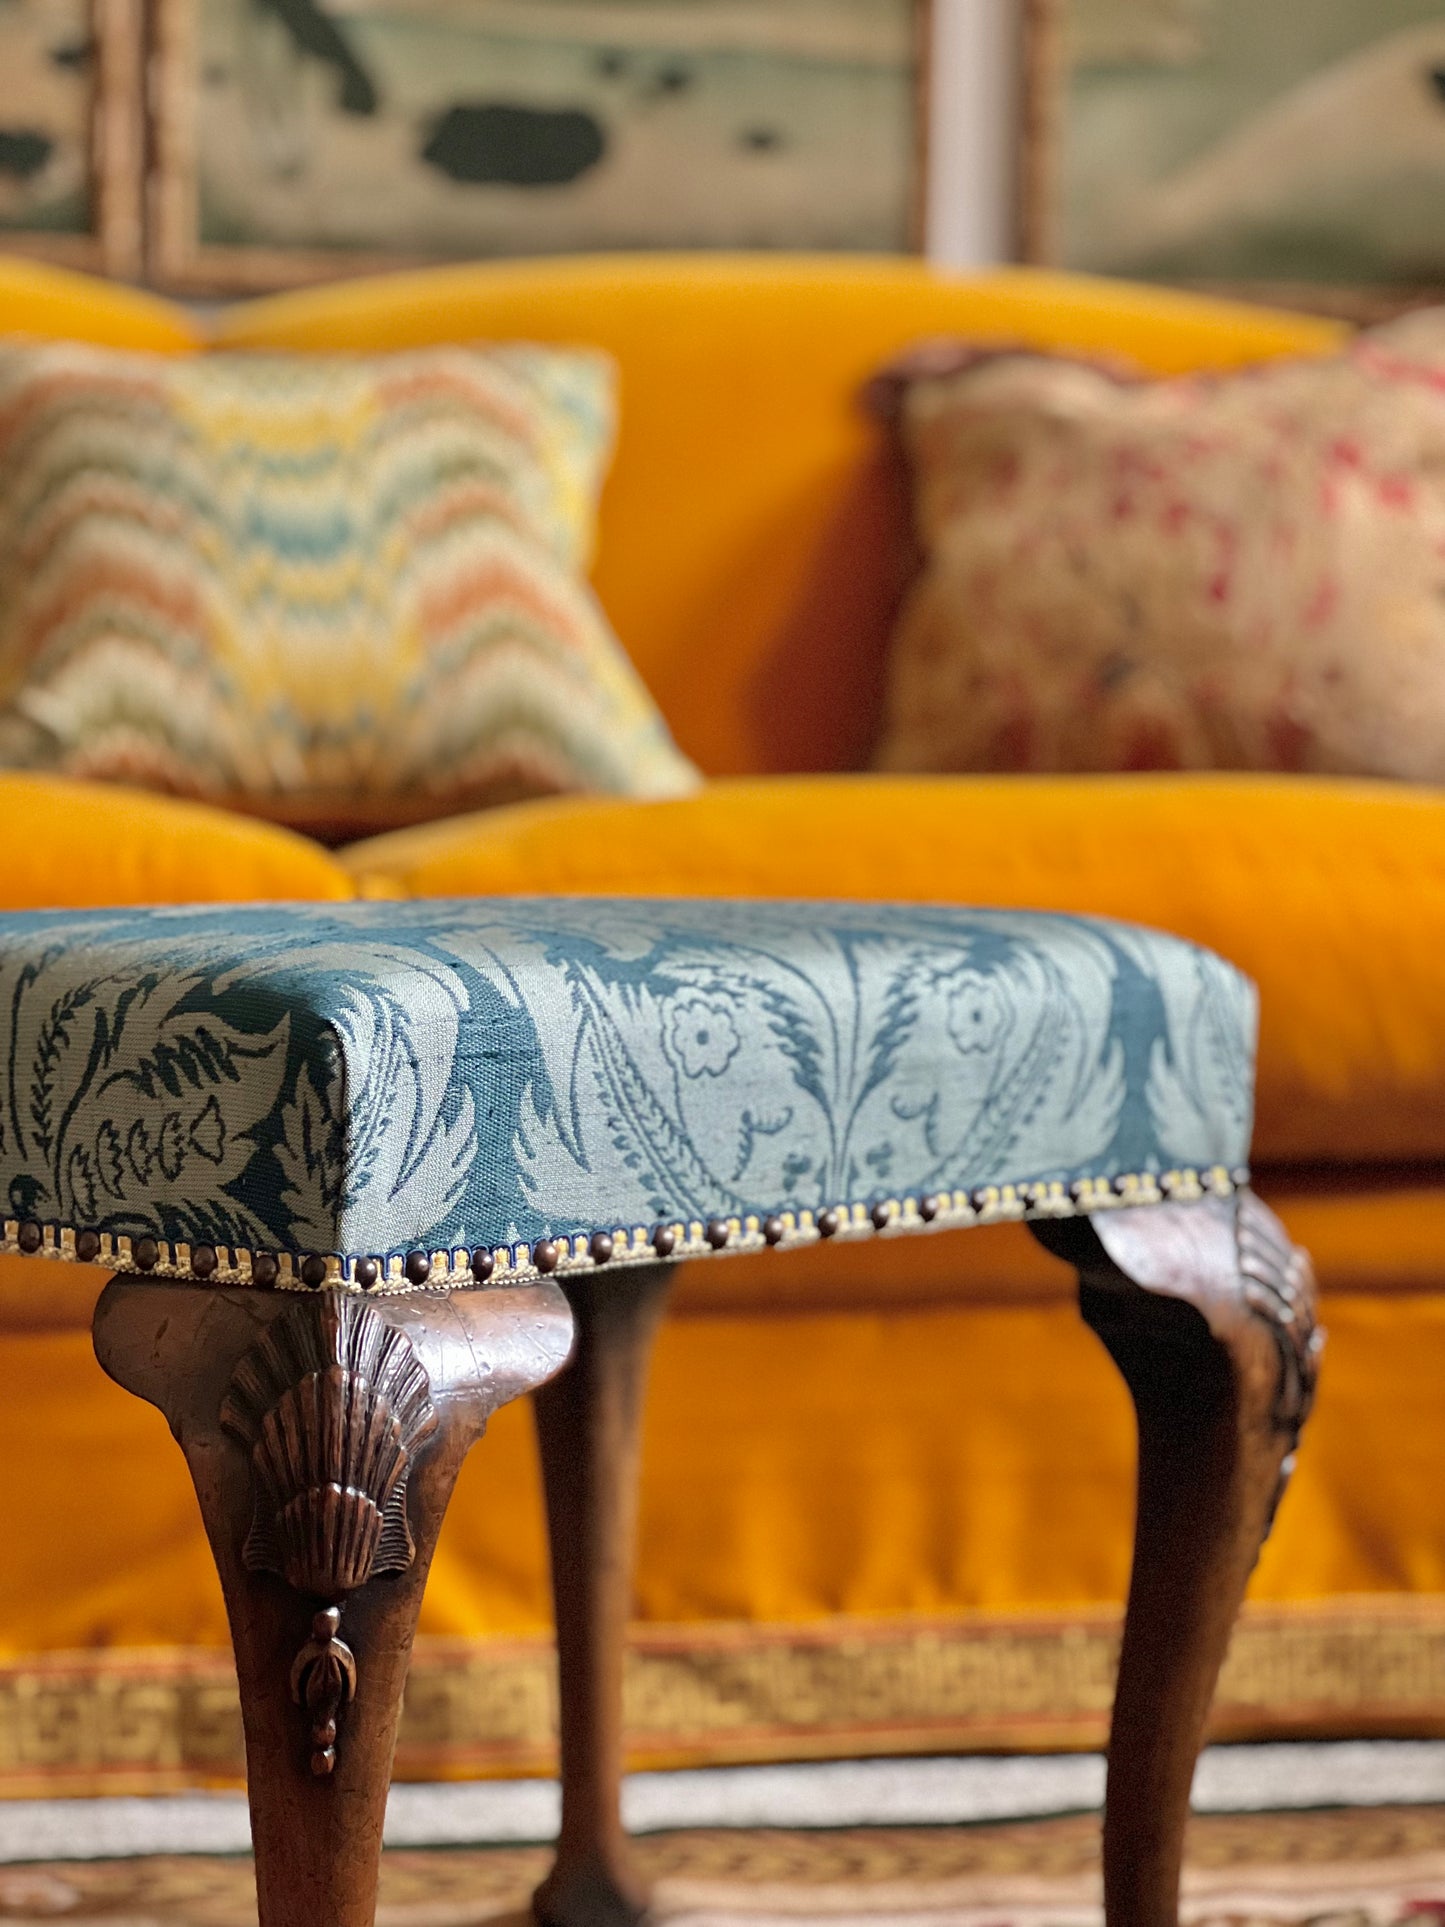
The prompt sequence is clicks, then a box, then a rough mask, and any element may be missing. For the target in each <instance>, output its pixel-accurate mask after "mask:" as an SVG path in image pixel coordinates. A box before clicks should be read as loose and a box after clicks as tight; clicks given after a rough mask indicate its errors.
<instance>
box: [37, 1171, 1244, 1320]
mask: <svg viewBox="0 0 1445 1927" xmlns="http://www.w3.org/2000/svg"><path fill="white" fill-rule="evenodd" d="M1248 1178H1249V1174H1248V1172H1246V1171H1244V1170H1239V1171H1229V1170H1226V1169H1225V1168H1224V1167H1223V1166H1215V1167H1214V1168H1213V1169H1211V1170H1208V1171H1194V1170H1178V1171H1166V1172H1163V1173H1162V1174H1161V1175H1160V1176H1158V1177H1154V1176H1152V1175H1150V1174H1148V1173H1145V1174H1143V1175H1132V1174H1131V1175H1126V1176H1123V1177H1117V1178H1080V1179H1078V1180H1077V1181H1076V1182H1075V1183H1074V1184H1072V1185H1071V1186H1069V1187H1067V1188H1066V1187H1065V1186H1064V1185H1063V1184H1062V1183H1060V1182H1058V1181H1057V1180H1051V1181H1047V1182H1041V1183H1036V1184H1018V1185H1015V1184H1004V1185H982V1186H979V1187H977V1188H976V1189H975V1190H973V1191H944V1192H939V1193H933V1192H925V1193H924V1194H923V1195H922V1196H920V1197H917V1198H914V1197H911V1196H906V1197H900V1198H878V1199H875V1200H874V1201H873V1202H872V1203H871V1204H868V1205H863V1204H856V1203H855V1204H847V1205H827V1206H825V1207H823V1208H822V1209H821V1210H819V1211H818V1212H816V1213H814V1212H812V1211H808V1210H801V1211H780V1212H771V1213H769V1214H768V1216H766V1217H763V1218H758V1217H755V1216H752V1215H751V1214H750V1215H748V1216H746V1217H743V1218H709V1219H708V1220H706V1222H704V1221H701V1220H697V1219H693V1220H688V1221H674V1222H672V1223H669V1224H656V1225H652V1226H634V1227H633V1228H632V1229H631V1230H630V1231H629V1230H627V1229H626V1228H620V1229H612V1228H604V1229H598V1230H595V1231H593V1232H591V1233H590V1234H588V1233H580V1234H577V1235H575V1236H571V1237H553V1238H539V1239H537V1240H536V1242H535V1243H533V1244H530V1245H528V1244H524V1243H519V1244H515V1245H498V1246H495V1247H492V1248H488V1247H487V1246H485V1245H479V1246H477V1247H476V1248H475V1249H474V1250H467V1249H463V1248H458V1249H455V1250H443V1251H433V1252H427V1251H423V1250H413V1251H409V1252H406V1253H404V1254H402V1255H400V1256H398V1255H394V1254H393V1255H390V1256H383V1257H377V1256H374V1255H371V1254H366V1255H362V1256H358V1257H335V1256H332V1257H327V1256H326V1255H324V1254H322V1253H319V1252H308V1253H304V1254H294V1255H293V1254H292V1253H289V1252H280V1253H276V1252H271V1251H247V1250H244V1249H240V1248H232V1247H228V1246H216V1245H207V1244H198V1245H194V1246H191V1245H187V1244H184V1243H176V1244H174V1245H172V1244H170V1243H168V1242H166V1241H165V1240H163V1239H159V1238H155V1237H152V1236H149V1235H145V1236H142V1237H139V1238H136V1239H134V1240H132V1239H131V1238H129V1237H128V1236H126V1235H124V1234H123V1233H112V1232H97V1231H94V1230H90V1229H83V1230H79V1231H77V1230H74V1229H72V1228H71V1227H69V1226H65V1225H61V1226H54V1225H48V1224H41V1223H40V1222H38V1221H37V1220H35V1219H33V1218H25V1219H19V1220H17V1219H14V1218H8V1219H4V1220H0V1251H8V1252H21V1253H24V1254H25V1255H27V1256H43V1257H46V1258H60V1259H65V1260H69V1261H71V1262H79V1263H81V1264H99V1265H102V1266H104V1267H106V1268H107V1269H109V1270H112V1271H119V1272H136V1271H138V1272H142V1273H146V1274H153V1275H159V1276H161V1277H165V1278H182V1279H193V1280H199V1281H200V1282H202V1283H211V1282H213V1283H215V1284H221V1285H252V1286H256V1287H259V1288H260V1289H261V1290H271V1289H278V1290H283V1291H298V1290H316V1289H320V1288H323V1287H326V1286H331V1287H333V1288H337V1287H339V1288H342V1289H347V1290H354V1291H372V1290H380V1291H391V1292H405V1291H409V1290H421V1289H423V1288H426V1289H430V1290H433V1291H453V1290H457V1289H458V1288H462V1287H465V1286H467V1285H472V1284H475V1285H485V1284H489V1283H493V1282H495V1283H496V1284H498V1285H510V1284H519V1283H525V1282H528V1281H530V1280H532V1279H535V1278H537V1277H538V1276H541V1277H547V1276H550V1275H551V1274H552V1273H554V1272H557V1271H571V1270H575V1269H578V1268H596V1267H599V1266H602V1265H611V1264H640V1263H655V1262H656V1261H657V1260H658V1259H670V1258H678V1259H683V1258H687V1259H691V1258H701V1257H709V1256H711V1255H713V1254H714V1253H720V1252H723V1251H750V1250H757V1249H758V1248H759V1247H768V1246H771V1247H774V1248H777V1247H780V1246H782V1247H786V1246H789V1245H797V1244H807V1243H812V1242H813V1241H814V1240H815V1239H818V1238H835V1237H837V1238H843V1237H856V1236H881V1237H892V1236H897V1235H899V1234H902V1233H907V1232H918V1231H920V1230H923V1229H925V1228H927V1227H928V1226H930V1225H936V1226H937V1228H938V1229H939V1230H948V1229H952V1228H954V1227H957V1226H963V1225H979V1224H996V1223H1001V1222H1005V1221H1010V1220H1022V1219H1027V1218H1073V1217H1080V1216H1083V1215H1084V1214H1086V1213H1090V1212H1098V1211H1108V1210H1125V1209H1129V1208H1131V1207H1134V1206H1138V1205H1147V1204H1160V1203H1163V1202H1165V1201H1166V1200H1172V1201H1174V1202H1177V1203H1192V1202H1196V1201H1197V1200H1199V1199H1201V1198H1205V1197H1230V1196H1232V1195H1233V1193H1234V1191H1235V1190H1236V1189H1237V1188H1238V1187H1239V1186H1240V1185H1243V1184H1246V1183H1248Z"/></svg>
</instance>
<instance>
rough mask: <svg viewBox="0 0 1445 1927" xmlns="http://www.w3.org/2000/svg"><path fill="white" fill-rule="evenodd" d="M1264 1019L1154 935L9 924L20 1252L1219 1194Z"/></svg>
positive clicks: (405, 1248) (756, 927) (199, 916)
mask: <svg viewBox="0 0 1445 1927" xmlns="http://www.w3.org/2000/svg"><path fill="white" fill-rule="evenodd" d="M1254 1029H1255V1001H1254V994H1253V990H1252V988H1251V986H1250V985H1249V984H1248V983H1247V982H1246V980H1245V979H1244V978H1243V977H1241V976H1240V975H1239V973H1238V972H1237V971H1235V970H1234V969H1233V968H1232V967H1231V966H1229V965H1228V964H1226V963H1223V962H1222V961H1221V960H1220V959H1218V958H1216V957H1213V956H1211V955H1209V953H1208V952H1206V951H1202V950H1200V949H1197V948H1196V947H1195V946H1193V945H1190V944H1187V943H1182V942H1180V941H1179V940H1177V939H1175V938H1171V937H1165V936H1160V935H1158V934H1155V933H1150V932H1145V931H1141V930H1137V929H1133V928H1130V927H1127V926H1123V925H1110V924H1106V923H1102V922H1099V921H1094V920H1089V919H1079V918H1061V917H1047V916H1018V915H1010V914H994V913H988V912H979V911H965V910H951V909H946V908H931V907H918V908H913V909H905V908H903V907H901V906H898V905H889V906H887V907H886V908H884V909H880V908H879V907H877V906H872V905H867V904H845V903H830V904H828V905H826V906H818V905H815V904H804V905H801V906H800V905H796V904H786V903H749V902H736V901H710V902H706V903H698V902H691V903H689V902H686V901H682V900H678V901H674V902H638V901H636V900H627V899H622V900H616V901H609V900H606V899H588V900H585V901H582V900H577V899H569V898H534V899H525V900H519V901H511V902H505V903H498V902H482V903H477V902H467V901H450V900H444V901H438V902H432V903H414V904H396V903H371V904H343V905H336V906H321V905H309V906H300V905H298V906H275V907H252V908H247V907H244V906H230V907H228V908H226V909H224V910H214V911H207V910H174V911H167V910H151V911H147V912H145V913H144V914H143V915H136V914H133V913H132V914H127V913H124V912H90V913H85V912H71V913H67V914H62V915H51V914H35V913H29V914H25V913H22V914H18V915H8V916H5V917H0V1059H3V1061H5V1062H6V1063H8V1064H9V1065H10V1066H11V1070H10V1075H9V1078H8V1079H7V1088H6V1093H5V1097H4V1100H3V1102H4V1113H3V1124H4V1131H3V1137H0V1185H3V1193H0V1196H3V1198H4V1199H5V1200H6V1202H7V1204H8V1210H7V1213H6V1216H5V1219H4V1226H3V1246H4V1249H6V1250H7V1251H17V1250H18V1251H21V1252H29V1253H39V1252H41V1251H50V1252H53V1253H55V1254H56V1255H60V1256H69V1257H74V1258H80V1259H82V1260H84V1261H86V1262H95V1263H99V1264H101V1265H104V1266H106V1267H107V1268H111V1269H117V1270H123V1271H124V1270H140V1271H146V1272H156V1273H157V1274H159V1275H162V1276H182V1277H187V1278H193V1279H195V1280H197V1281H198V1282H202V1283H205V1282H215V1283H236V1282H241V1283H246V1282H251V1283H259V1284H279V1285H281V1286H288V1285H321V1284H324V1283H327V1282H330V1283H333V1284H346V1285H351V1286H354V1287H358V1288H361V1289H371V1288H395V1289H400V1290H406V1289H409V1288H415V1287H420V1286H423V1285H428V1284H429V1285H431V1286H433V1287H435V1286H437V1285H441V1284H466V1283H469V1282H471V1281H472V1280H473V1279H475V1280H476V1281H477V1282H479V1283H484V1282H486V1281H488V1280H489V1279H492V1278H493V1277H495V1278H496V1279H498V1280H505V1279H508V1278H511V1277H528V1276H533V1275H535V1274H536V1273H537V1272H550V1271H554V1270H570V1269H573V1268H587V1267H603V1266H606V1265H613V1264H618V1263H622V1262H624V1261H633V1260H635V1261H651V1260H653V1259H654V1257H678V1258H681V1257H686V1256H705V1255H708V1254H709V1253H711V1252H714V1251H717V1250H722V1249H733V1250H738V1249H747V1248H749V1247H751V1248H754V1249H757V1248H761V1247H762V1246H763V1245H764V1244H765V1243H767V1244H789V1243H796V1244H811V1243H813V1242H815V1241H816V1240H817V1239H818V1238H820V1237H824V1238H826V1237H830V1236H840V1235H842V1236H851V1235H857V1236H861V1237H867V1238H870V1239H871V1238H873V1237H874V1236H877V1235H879V1234H883V1235H888V1234H891V1233H893V1232H896V1231H903V1230H910V1229H911V1230H923V1229H925V1228H927V1227H928V1226H930V1225H932V1226H936V1227H937V1228H939V1229H946V1228H950V1227H953V1226H960V1225H968V1224H974V1223H978V1222H990V1221H993V1220H996V1219H999V1218H1010V1217H1022V1216H1024V1215H1025V1214H1029V1215H1041V1216H1067V1215H1069V1214H1071V1213H1072V1212H1074V1211H1075V1210H1092V1209H1098V1208H1103V1207H1105V1206H1107V1205H1108V1204H1110V1203H1114V1202H1119V1201H1121V1200H1122V1201H1129V1202H1139V1203H1147V1202H1149V1201H1151V1200H1157V1199H1159V1198H1160V1197H1165V1196H1172V1197H1180V1198H1188V1197H1198V1196H1200V1195H1201V1194H1202V1192H1204V1191H1214V1192H1216V1193H1225V1194H1227V1193H1228V1192H1229V1190H1230V1189H1231V1188H1232V1185H1233V1183H1234V1182H1235V1181H1237V1180H1238V1179H1239V1178H1240V1177H1241V1176H1242V1175H1243V1166H1244V1163H1245V1159H1246V1156H1247V1153H1248V1147H1249V1129H1250V1105H1251V1085H1252V1070H1253V1047H1254Z"/></svg>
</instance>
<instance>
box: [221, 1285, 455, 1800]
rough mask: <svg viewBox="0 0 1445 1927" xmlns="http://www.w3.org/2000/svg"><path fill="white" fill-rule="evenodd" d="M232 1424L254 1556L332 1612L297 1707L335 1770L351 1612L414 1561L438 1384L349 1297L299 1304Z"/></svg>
mask: <svg viewBox="0 0 1445 1927" xmlns="http://www.w3.org/2000/svg"><path fill="white" fill-rule="evenodd" d="M221 1423H222V1425H223V1426H224V1427H225V1429H226V1430H227V1431H228V1432H229V1433H230V1434H231V1436H232V1437H233V1438H235V1439H236V1440H237V1441H238V1442H239V1443H240V1444H241V1445H242V1446H244V1447H245V1449H246V1450H247V1451H248V1452H249V1454H250V1458H251V1476H252V1485H253V1494H254V1511H253V1514H252V1520H251V1530H250V1532H249V1534H248V1536H247V1539H246V1544H245V1548H244V1550H243V1553H242V1558H243V1560H244V1562H245V1564H246V1566H247V1568H248V1570H250V1571H252V1572H274V1573H279V1574H280V1575H281V1576H282V1577H283V1578H284V1579H285V1580H286V1582H287V1584H288V1585H290V1586H292V1587H294V1588H295V1590H296V1591H297V1592H299V1593H303V1594H306V1595H308V1596H309V1597H310V1598H313V1599H318V1600H321V1601H323V1602H325V1603H324V1606H323V1609H322V1610H320V1611H318V1612H317V1613H316V1615H315V1617H314V1618H313V1620H312V1624H311V1638H310V1639H309V1640H308V1641H307V1642H306V1644H305V1645H304V1646H303V1647H302V1649H301V1651H300V1652H299V1653H298V1655H297V1657H296V1663H295V1665H294V1666H293V1668H292V1673H291V1692H292V1697H293V1698H294V1699H295V1700H296V1702H297V1704H298V1705H304V1706H305V1707H306V1709H307V1712H308V1713H309V1715H310V1718H311V1741H312V1756H311V1765H312V1771H313V1772H315V1773H318V1774H327V1773H330V1772H331V1770H332V1768H333V1767H334V1765H335V1762H336V1717H337V1714H338V1712H339V1710H340V1708H341V1706H342V1705H343V1703H344V1702H345V1701H347V1700H349V1699H351V1698H352V1697H353V1695H354V1693H355V1690H356V1659H355V1655H354V1654H353V1653H352V1651H351V1648H350V1647H349V1646H348V1645H347V1644H346V1642H345V1641H344V1640H343V1639H341V1637H340V1626H341V1606H342V1602H343V1601H344V1600H345V1598H346V1596H347V1594H348V1593H352V1592H355V1591H357V1590H358V1589H359V1588H360V1587H362V1586H364V1585H365V1584H366V1583H367V1582H368V1580H370V1579H373V1578H375V1577H376V1576H377V1575H378V1574H381V1573H388V1572H404V1571H405V1570H406V1568H407V1567H408V1566H409V1565H410V1564H411V1562H412V1559H413V1557H414V1556H415V1547H414V1545H413V1543H412V1537H411V1528H410V1526H409V1524H408V1522H407V1516H406V1487H407V1479H408V1477H409V1475H410V1473H411V1470H412V1467H413V1465H414V1464H415V1461H416V1453H417V1449H418V1447H419V1446H420V1444H421V1443H422V1441H423V1440H424V1439H426V1438H427V1437H428V1436H429V1434H430V1433H431V1432H432V1431H434V1430H435V1428H436V1423H437V1419H436V1412H435V1409H434V1408H433V1406H432V1402H431V1384H430V1381H429V1379H428V1378H427V1375H426V1372H425V1370H424V1369H423V1367H422V1364H421V1361H420V1360H419V1359H418V1358H417V1356H416V1353H415V1351H414V1350H413V1349H412V1345H411V1341H410V1340H409V1339H408V1338H407V1336H406V1334H405V1333H404V1332H402V1331H399V1330H398V1329H397V1328H396V1327H395V1326H393V1325H390V1324H388V1323H387V1321H386V1320H385V1319H384V1318H383V1317H381V1315H380V1314H379V1313H378V1312H377V1311H376V1310H374V1309H373V1307H372V1306H370V1305H368V1304H366V1303H365V1302H364V1301H362V1300H358V1299H357V1298H356V1297H355V1296H353V1295H352V1294H350V1293H346V1292H340V1291H323V1292H316V1293H315V1294H307V1295H306V1296H304V1297H303V1296H298V1297H297V1298H296V1300H295V1301H294V1303H293V1304H291V1305H289V1306H288V1307H287V1309H286V1311H285V1312H284V1313H283V1314H282V1315H281V1316H279V1317H277V1318H276V1319H274V1320H273V1321H272V1322H271V1324H270V1325H269V1326H268V1327H267V1329H266V1331H265V1333H264V1334H263V1336H262V1337H261V1338H260V1339H258V1340H257V1342H256V1344H255V1345H253V1346H252V1348H251V1350H250V1351H249V1352H247V1354H246V1355H245V1357H244V1358H243V1359H242V1360H241V1362H240V1363H239V1364H238V1365H237V1367H236V1369H235V1371H234V1373H233V1374H232V1377H231V1383H230V1386H229V1387H228V1389H227V1392H226V1396H225V1399H224V1400H223V1402H222V1406H221Z"/></svg>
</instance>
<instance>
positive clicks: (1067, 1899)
mask: <svg viewBox="0 0 1445 1927" xmlns="http://www.w3.org/2000/svg"><path fill="white" fill-rule="evenodd" d="M1097 1834H1098V1827H1097V1821H1096V1820H1094V1819H1093V1818H1092V1817H1089V1816H1083V1815H1081V1816H1076V1817H1071V1818H1066V1819H1054V1820H1033V1821H1020V1822H1012V1823H1009V1824H1007V1825H989V1826H973V1827H860V1828H844V1829H839V1830H838V1831H836V1832H816V1831H806V1832H804V1831H798V1832H793V1831H784V1830H771V1829H759V1830H756V1831H739V1830H737V1829H733V1828H727V1829H723V1828H719V1829H698V1830H694V1831H686V1832H678V1833H671V1834H658V1835H653V1836H651V1837H649V1838H645V1839H643V1840H641V1841H639V1843H638V1853H639V1857H640V1859H641V1860H642V1862H643V1864H644V1866H645V1867H646V1869H647V1871H648V1873H649V1874H650V1875H651V1876H652V1878H653V1879H654V1880H655V1881H656V1882H657V1899H658V1913H659V1916H660V1917H661V1918H662V1919H663V1920H665V1921H667V1922H670V1923H676V1927H798V1924H799V1923H801V1922H804V1921H806V1922H808V1923H809V1924H810V1927H826V1924H827V1923H830V1922H832V1923H837V1927H1099V1923H1100V1919H1101V1913H1100V1906H1099V1872H1098V1845H1097ZM547 1863H548V1853H547V1850H546V1849H545V1848H542V1847H492V1848H486V1849H465V1850H432V1851H415V1850H400V1851H394V1852H390V1853H388V1854H387V1856H386V1861H385V1864H384V1870H383V1874H382V1893H381V1907H380V1911H379V1912H378V1915H377V1927H504V1923H505V1927H521V1924H520V1920H519V1918H518V1917H519V1916H520V1915H521V1913H522V1910H523V1909H524V1908H525V1905H526V1900H527V1895H528V1893H529V1892H530V1891H531V1888H532V1887H533V1886H534V1885H535V1883H536V1882H537V1880H538V1879H539V1878H540V1876H541V1875H542V1873H543V1872H544V1870H545V1869H546V1866H547ZM255 1918H256V1913H255V1901H254V1898H253V1891H252V1887H251V1864H250V1862H249V1860H247V1859H244V1858H241V1857H235V1858H228V1857H224V1856H214V1857H208V1856H202V1855H195V1856H187V1857H169V1856H167V1857H159V1858H153V1859H139V1860H112V1861H90V1862H85V1863H78V1862H68V1863H64V1864H61V1863H49V1864H46V1865H39V1864H32V1865H30V1866H14V1867H6V1868H0V1920H3V1921H4V1922H5V1924H6V1927H42V1924H43V1927H88V1924H89V1923H95V1927H254V1922H255ZM1184 1920H1185V1922H1186V1924H1187V1927H1251V1924H1252V1923H1256V1922H1258V1923H1261V1924H1262V1927H1305V1923H1308V1927H1445V1808H1441V1807H1378V1808H1373V1809H1369V1810H1364V1811H1361V1810H1351V1811H1346V1810H1335V1811H1331V1812H1323V1813H1287V1814H1280V1813H1272V1814H1241V1815H1211V1816H1206V1817H1202V1818H1200V1819H1198V1820H1196V1821H1195V1824H1194V1828H1193V1833H1192V1837H1191V1845H1190V1864H1189V1870H1188V1874H1187V1877H1186V1903H1185V1908H1184Z"/></svg>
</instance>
